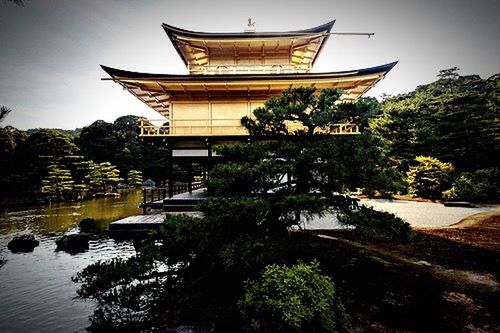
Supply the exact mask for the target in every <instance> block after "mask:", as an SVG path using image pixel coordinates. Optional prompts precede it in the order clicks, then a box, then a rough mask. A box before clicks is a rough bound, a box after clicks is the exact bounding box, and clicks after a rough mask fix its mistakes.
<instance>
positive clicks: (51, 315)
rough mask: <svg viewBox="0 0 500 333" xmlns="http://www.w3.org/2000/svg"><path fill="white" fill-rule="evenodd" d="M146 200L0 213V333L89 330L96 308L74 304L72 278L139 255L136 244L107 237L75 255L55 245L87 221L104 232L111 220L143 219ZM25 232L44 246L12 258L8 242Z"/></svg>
mask: <svg viewBox="0 0 500 333" xmlns="http://www.w3.org/2000/svg"><path fill="white" fill-rule="evenodd" d="M141 199H142V196H141V191H140V190H139V191H130V192H126V193H123V194H122V196H121V197H118V198H104V199H94V200H88V201H83V202H78V203H55V204H51V205H46V206H33V207H25V208H18V209H12V210H9V209H2V210H0V300H1V302H0V332H16V333H17V332H81V331H85V327H86V326H88V324H89V322H88V317H89V316H90V315H91V314H92V312H93V309H94V304H93V303H92V302H89V301H81V300H76V299H75V296H76V290H77V288H78V285H77V284H75V283H73V282H72V281H71V277H72V276H74V275H75V274H76V273H77V272H78V271H80V270H81V269H83V268H85V267H86V266H88V265H89V264H91V263H93V262H96V261H98V260H104V259H110V258H115V257H128V256H131V255H133V254H134V253H135V251H134V248H133V246H132V244H131V242H127V241H122V242H117V241H114V240H112V239H109V238H107V237H105V236H102V237H97V239H94V240H91V241H90V247H89V250H88V251H85V252H83V253H79V254H75V255H70V254H67V253H65V252H56V251H55V249H56V244H55V241H56V239H57V238H58V237H60V236H61V235H62V234H64V233H74V232H76V230H77V229H76V228H77V225H78V222H79V221H80V220H81V219H83V218H86V217H91V218H95V219H96V221H97V222H98V225H99V228H100V229H101V230H105V229H106V228H107V226H108V224H109V223H110V222H112V221H115V220H117V219H119V218H123V217H127V216H131V215H137V214H140V213H141V211H140V209H139V208H138V204H139V203H140V202H141ZM26 232H31V233H33V234H34V235H35V237H36V238H37V240H39V241H40V245H39V246H38V247H36V248H35V250H34V251H33V252H31V253H11V252H10V251H9V250H8V249H7V243H8V242H9V241H10V240H11V239H12V237H13V236H14V235H16V234H20V233H26Z"/></svg>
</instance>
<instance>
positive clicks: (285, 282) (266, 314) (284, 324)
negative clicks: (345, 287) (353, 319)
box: [239, 261, 339, 333]
mask: <svg viewBox="0 0 500 333" xmlns="http://www.w3.org/2000/svg"><path fill="white" fill-rule="evenodd" d="M320 273H321V272H320V269H319V263H318V262H317V261H315V262H312V263H311V264H304V263H299V264H296V265H294V266H291V267H287V266H279V265H269V266H267V267H266V268H265V269H264V271H263V272H262V275H261V276H260V277H259V278H258V279H256V280H254V281H247V282H246V283H245V293H244V296H243V299H242V300H241V301H240V302H239V306H240V311H241V314H242V317H243V320H244V328H245V330H246V331H247V332H269V333H270V332H276V333H277V332H335V331H336V330H335V323H336V319H337V317H338V315H339V314H338V309H339V306H338V300H337V299H336V297H335V289H334V284H333V282H332V280H331V278H330V277H328V276H325V275H321V274H320Z"/></svg>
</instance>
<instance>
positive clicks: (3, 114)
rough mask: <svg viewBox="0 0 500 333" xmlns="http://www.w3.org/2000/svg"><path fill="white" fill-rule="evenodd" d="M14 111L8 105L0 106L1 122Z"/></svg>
mask: <svg viewBox="0 0 500 333" xmlns="http://www.w3.org/2000/svg"><path fill="white" fill-rule="evenodd" d="M11 112H12V109H10V108H8V107H6V106H1V107H0V123H2V122H3V121H4V120H5V118H7V116H8V115H9V113H11Z"/></svg>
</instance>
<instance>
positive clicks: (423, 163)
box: [407, 156, 453, 199]
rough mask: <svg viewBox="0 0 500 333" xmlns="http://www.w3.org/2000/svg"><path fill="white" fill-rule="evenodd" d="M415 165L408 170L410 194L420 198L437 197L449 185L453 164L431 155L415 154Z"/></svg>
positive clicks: (439, 196)
mask: <svg viewBox="0 0 500 333" xmlns="http://www.w3.org/2000/svg"><path fill="white" fill-rule="evenodd" d="M415 161H416V162H417V165H415V166H411V167H410V170H409V171H408V173H407V175H408V186H409V191H410V194H413V195H416V196H418V197H421V198H428V199H439V198H441V194H442V192H443V191H445V190H447V189H449V188H450V186H451V173H452V172H453V166H452V165H451V164H450V163H444V162H441V161H440V160H438V159H436V158H433V157H426V156H417V157H416V158H415Z"/></svg>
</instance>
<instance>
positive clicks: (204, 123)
mask: <svg viewBox="0 0 500 333" xmlns="http://www.w3.org/2000/svg"><path fill="white" fill-rule="evenodd" d="M154 121H155V120H146V119H142V120H140V129H141V132H140V136H141V137H179V136H225V135H228V136H230V135H248V130H247V129H246V128H245V127H243V126H242V125H241V122H240V119H189V120H187V119H185V120H184V119H183V120H173V121H171V122H170V123H168V124H162V125H155V124H153V122H154ZM156 122H160V120H156ZM162 122H163V123H165V120H163V121H162ZM303 128H304V127H303V126H302V125H301V124H297V123H290V124H288V129H289V130H292V131H298V130H301V129H303ZM315 133H317V134H332V135H348V134H360V131H359V126H358V125H355V124H334V125H332V126H331V128H330V129H328V130H322V129H317V130H316V131H315Z"/></svg>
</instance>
